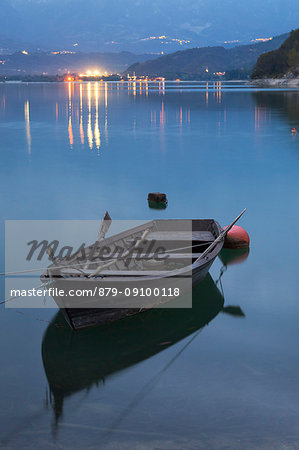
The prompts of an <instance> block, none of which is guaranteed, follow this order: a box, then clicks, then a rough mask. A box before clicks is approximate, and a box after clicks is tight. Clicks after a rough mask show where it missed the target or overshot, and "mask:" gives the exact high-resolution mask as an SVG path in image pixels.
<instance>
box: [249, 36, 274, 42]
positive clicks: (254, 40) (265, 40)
mask: <svg viewBox="0 0 299 450" xmlns="http://www.w3.org/2000/svg"><path fill="white" fill-rule="evenodd" d="M272 39H273V37H269V38H256V39H251V42H267V41H272Z"/></svg>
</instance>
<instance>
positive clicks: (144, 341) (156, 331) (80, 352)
mask: <svg viewBox="0 0 299 450" xmlns="http://www.w3.org/2000/svg"><path fill="white" fill-rule="evenodd" d="M219 312H224V313H229V314H232V315H234V316H244V313H243V312H242V310H241V309H240V308H239V307H237V306H235V307H233V306H228V307H225V306H224V298H223V295H222V294H221V292H220V291H219V290H218V288H217V286H216V284H215V283H214V281H213V279H212V278H211V276H210V274H208V275H207V277H206V278H205V280H204V281H203V282H202V283H201V284H200V285H199V286H197V287H196V288H194V289H193V307H192V309H190V308H185V309H178V308H175V309H165V308H154V309H152V310H149V311H146V312H144V313H143V314H137V315H135V316H132V317H127V318H125V319H123V320H120V321H117V322H113V323H110V324H105V325H103V326H101V327H96V328H90V329H87V330H84V331H83V332H79V333H77V332H74V331H73V330H71V329H70V328H69V326H68V325H67V323H66V321H65V320H64V317H63V315H62V313H61V312H59V313H58V314H56V315H55V317H54V319H53V320H52V322H51V323H50V324H49V326H48V328H47V330H46V332H45V334H44V337H43V341H42V360H43V365H44V370H45V374H46V377H47V380H48V384H49V389H50V403H51V405H52V407H53V411H54V413H55V417H56V422H58V420H59V417H61V414H62V410H63V404H64V400H65V399H66V398H68V397H70V396H72V395H73V394H75V393H77V392H79V391H83V390H86V391H88V390H89V389H90V388H92V387H93V386H98V385H99V386H101V383H104V382H105V383H107V381H108V380H109V377H110V376H112V375H114V374H116V373H119V372H121V371H122V370H125V369H128V368H129V367H131V366H133V365H135V364H138V363H140V362H141V361H144V360H146V359H148V358H150V357H152V356H154V355H156V354H157V353H160V352H161V351H163V350H164V349H166V348H168V347H170V346H172V345H174V344H176V343H177V342H179V341H180V340H182V339H184V338H186V337H187V336H189V335H193V334H194V333H195V332H196V331H198V330H200V329H201V328H203V327H205V326H206V325H207V324H208V323H209V322H211V321H212V320H213V319H214V318H215V317H216V316H217V315H218V314H219ZM180 351H181V349H179V352H180Z"/></svg>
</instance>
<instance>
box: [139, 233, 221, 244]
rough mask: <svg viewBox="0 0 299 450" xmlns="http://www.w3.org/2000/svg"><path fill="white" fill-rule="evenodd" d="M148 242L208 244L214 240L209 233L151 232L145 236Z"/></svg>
mask: <svg viewBox="0 0 299 450" xmlns="http://www.w3.org/2000/svg"><path fill="white" fill-rule="evenodd" d="M150 240H155V241H188V242H191V241H202V242H210V241H214V240H215V238H214V236H213V234H212V233H211V232H210V231H192V232H191V231H152V232H150V233H149V234H148V235H147V236H146V241H150Z"/></svg>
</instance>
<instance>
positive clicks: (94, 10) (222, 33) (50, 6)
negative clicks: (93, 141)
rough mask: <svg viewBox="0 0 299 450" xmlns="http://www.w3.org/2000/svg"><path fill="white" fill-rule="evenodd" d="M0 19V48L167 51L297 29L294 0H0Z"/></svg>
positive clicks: (298, 13)
mask: <svg viewBox="0 0 299 450" xmlns="http://www.w3.org/2000/svg"><path fill="white" fill-rule="evenodd" d="M0 21H1V22H0V23H1V28H0V30H1V31H0V44H1V45H0V47H1V46H2V47H3V46H5V43H6V42H7V40H13V41H14V42H20V41H21V42H24V43H26V44H28V45H32V46H36V47H41V48H45V49H49V48H52V49H53V48H56V47H59V48H68V49H71V48H74V47H73V46H74V45H75V47H76V49H77V51H79V50H81V51H94V50H98V51H120V50H131V51H135V52H147V51H149V52H150V51H153V52H160V51H164V52H171V51H174V50H176V49H184V48H187V47H195V46H206V45H230V43H227V41H238V42H239V43H240V44H244V43H247V42H250V41H251V40H254V39H257V38H268V37H271V36H275V35H278V34H282V33H286V32H288V31H290V30H291V29H294V28H297V27H298V26H299V8H298V2H297V0H286V1H284V2H283V1H282V0H265V1H260V0H251V1H250V2H249V1H248V0H241V1H237V0H226V1H224V2H221V1H219V0H196V1H195V0H194V1H192V0H191V1H190V0H156V1H149V0H137V1H127V2H124V1H122V0H1V4H0ZM159 36H162V38H160V39H158V38H159ZM164 36H165V37H164ZM154 38H156V39H154ZM10 42H11V41H10ZM238 42H237V43H238ZM76 44H77V45H76Z"/></svg>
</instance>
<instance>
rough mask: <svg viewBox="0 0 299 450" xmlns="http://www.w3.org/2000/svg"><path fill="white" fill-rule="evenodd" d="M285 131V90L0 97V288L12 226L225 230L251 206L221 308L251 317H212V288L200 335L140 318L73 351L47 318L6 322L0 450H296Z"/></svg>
mask: <svg viewBox="0 0 299 450" xmlns="http://www.w3.org/2000/svg"><path fill="white" fill-rule="evenodd" d="M293 126H295V127H297V129H298V131H299V92H298V91H292V90H289V91H280V90H257V89H254V88H251V87H248V86H242V85H241V84H237V83H227V84H225V83H224V84H223V83H222V84H221V85H220V84H218V85H217V84H213V83H209V84H208V85H206V83H185V84H184V83H169V84H168V83H160V84H158V83H156V84H148V85H146V84H142V85H140V84H139V83H137V84H135V85H134V84H133V83H132V84H131V85H129V86H128V85H127V84H125V83H124V84H121V83H109V84H103V83H90V84H80V83H78V84H73V83H71V84H67V83H65V84H64V83H61V84H32V85H30V84H28V85H26V84H15V83H14V84H0V136H1V137H0V156H1V165H0V167H1V190H0V198H1V209H0V215H1V236H2V239H1V248H0V250H1V272H2V271H4V221H5V220H8V219H99V220H100V219H101V217H102V215H103V214H104V212H105V210H106V209H108V210H109V213H110V215H111V217H112V218H114V219H142V220H143V219H152V218H156V217H159V218H168V217H182V218H196V217H199V218H206V217H207V218H209V217H212V218H215V219H217V220H218V221H219V222H220V223H221V224H222V225H226V224H228V223H229V222H231V221H232V220H233V218H234V217H235V216H236V215H237V214H238V213H239V212H240V211H241V210H242V209H243V208H244V207H247V212H246V214H245V216H244V217H243V218H242V220H241V222H240V225H241V226H243V227H244V228H245V229H246V230H247V231H248V233H249V234H250V237H251V248H250V254H249V257H248V258H247V259H246V260H245V261H243V263H242V264H238V265H229V266H228V267H227V270H226V271H225V272H224V273H223V276H222V284H223V292H224V305H225V306H227V305H233V306H240V308H242V311H243V312H244V314H245V317H234V316H232V315H231V314H225V313H224V311H223V298H222V294H221V293H220V292H221V289H220V284H219V283H218V284H217V287H216V286H215V283H214V284H213V281H212V280H211V279H209V280H208V282H209V283H210V286H206V287H205V286H203V287H202V288H201V290H200V291H199V293H198V298H199V303H198V311H197V310H196V314H198V315H199V319H198V320H196V321H195V323H193V322H192V321H194V317H193V318H192V317H189V316H188V317H186V318H183V317H181V318H180V317H179V316H176V317H173V318H170V317H164V316H163V317H155V316H153V317H151V316H148V317H145V318H144V319H134V320H131V321H129V322H128V323H125V324H122V325H118V324H116V325H114V328H108V329H103V330H100V331H99V330H94V331H92V332H83V334H82V338H80V337H79V336H78V335H76V336H75V337H74V336H73V334H72V333H71V332H70V331H69V330H68V329H67V328H66V327H65V324H64V323H63V319H62V318H61V317H59V316H58V317H55V314H56V312H55V310H53V309H52V310H29V309H27V310H21V309H5V308H4V306H3V305H2V309H1V315H0V324H1V326H0V349H1V366H2V368H1V371H0V398H1V408H0V423H1V426H0V430H1V431H0V447H3V448H9V449H10V448H12V449H15V448H20V447H24V448H31V447H36V446H39V447H40V448H51V447H53V446H57V447H58V448H92V449H95V448H108V449H110V448H125V449H127V448H128V449H132V448H138V449H139V448H159V449H169V448H177V449H182V448H187V449H195V448H196V449H197V448H204V449H206V448H213V449H222V448H230V449H239V448H242V449H243V448H244V449H252V448H263V449H264V448H271V449H272V448H292V449H293V448H298V446H299V349H298V342H299V327H298V318H299V303H298V288H299V281H298V263H297V249H298V243H299V237H298V233H297V224H298V221H299V220H298V219H299V210H298V207H297V204H298V193H299V178H298V171H299V139H298V138H299V135H295V136H294V135H292V134H291V129H292V128H293ZM151 191H160V192H166V193H167V196H168V200H169V203H168V207H167V209H166V210H158V211H155V210H151V209H149V208H148V205H147V201H146V198H147V194H148V192H151ZM221 267H222V263H221V261H220V260H219V259H218V260H217V261H216V262H215V264H214V265H213V267H212V270H211V276H212V278H213V279H214V281H215V282H216V280H217V279H218V277H219V275H220V271H221ZM217 288H219V291H218V290H217ZM215 289H216V290H215ZM1 293H2V294H1V298H2V300H4V281H3V280H1ZM219 296H220V297H219ZM200 298H203V300H200ZM202 302H203V303H202ZM183 319H184V320H183ZM52 320H54V323H52V324H50V322H51V321H52ZM140 320H144V328H143V325H142V323H141V324H140ZM189 320H190V321H191V322H192V323H191V325H190V323H189ZM156 321H157V323H159V324H160V325H159V329H158V328H157V327H155V326H153V327H151V323H155V324H156ZM207 322H209V325H208V326H204V325H205V324H206V323H207ZM170 323H171V324H173V325H172V326H169V324H170ZM142 330H146V333H145V332H142ZM199 330H201V332H200V333H198V332H199ZM197 333H198V334H197ZM139 336H140V337H139ZM95 343H96V344H97V343H98V345H96V344H95ZM118 343H119V344H118ZM45 349H48V350H47V351H46V350H45ZM65 361H67V363H66V364H65ZM49 367H50V369H49ZM49 385H50V386H49ZM53 386H54V388H55V389H54V390H55V395H54V394H53ZM51 391H52V393H51ZM55 396H56V398H55ZM55 400H56V403H55ZM59 402H60V403H62V404H57V403H59ZM55 417H56V419H55Z"/></svg>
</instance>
